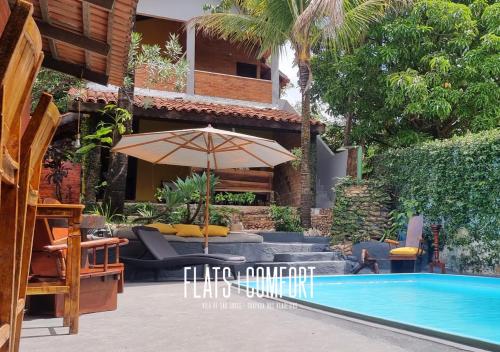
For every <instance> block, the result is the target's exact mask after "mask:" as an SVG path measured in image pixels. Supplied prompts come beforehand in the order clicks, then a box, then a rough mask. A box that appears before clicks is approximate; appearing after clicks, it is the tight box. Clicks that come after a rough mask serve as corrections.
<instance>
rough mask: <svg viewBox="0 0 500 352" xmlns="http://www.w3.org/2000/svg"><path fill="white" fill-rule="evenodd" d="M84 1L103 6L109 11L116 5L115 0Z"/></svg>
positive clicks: (84, 0) (83, 0)
mask: <svg viewBox="0 0 500 352" xmlns="http://www.w3.org/2000/svg"><path fill="white" fill-rule="evenodd" d="M82 2H83V3H86V2H87V3H89V4H92V5H95V6H99V7H102V8H103V9H106V10H108V11H111V10H113V7H114V6H115V0H82Z"/></svg>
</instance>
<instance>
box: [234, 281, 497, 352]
mask: <svg viewBox="0 0 500 352" xmlns="http://www.w3.org/2000/svg"><path fill="white" fill-rule="evenodd" d="M296 284H297V282H296V281H292V280H289V279H284V284H283V285H282V286H281V287H282V288H281V293H282V296H283V297H282V298H284V299H288V300H291V301H294V302H297V303H301V304H305V305H308V306H311V307H314V308H320V309H324V310H328V311H331V312H335V313H340V314H344V315H348V316H352V317H356V318H361V319H365V320H369V321H373V322H378V323H382V324H386V325H390V326H393V327H398V328H402V329H405V330H412V331H415V332H419V333H424V334H428V335H432V336H436V337H440V338H444V339H448V340H452V341H455V342H459V343H463V344H468V345H471V346H476V347H480V348H486V349H491V350H497V351H500V279H498V278H489V277H475V276H462V275H441V274H387V275H385V274H384V275H345V276H317V277H314V278H313V279H309V280H307V281H306V282H305V283H304V286H305V287H304V288H305V289H304V292H305V293H306V294H305V295H302V297H300V296H299V295H298V293H297V292H298V291H300V290H296V288H294V285H296ZM311 284H312V287H311ZM240 285H241V286H243V287H250V288H257V289H260V290H261V291H264V292H265V291H266V289H265V288H264V287H265V286H264V285H263V284H262V283H259V282H257V281H249V282H243V281H242V282H240Z"/></svg>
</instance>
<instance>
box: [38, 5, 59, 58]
mask: <svg viewBox="0 0 500 352" xmlns="http://www.w3.org/2000/svg"><path fill="white" fill-rule="evenodd" d="M40 12H41V13H42V20H43V21H44V22H47V23H49V24H50V23H51V21H50V16H49V3H48V0H40ZM48 42H49V50H50V54H51V55H52V57H53V58H55V59H59V55H58V53H57V47H56V42H55V41H54V39H50V38H49V39H48Z"/></svg>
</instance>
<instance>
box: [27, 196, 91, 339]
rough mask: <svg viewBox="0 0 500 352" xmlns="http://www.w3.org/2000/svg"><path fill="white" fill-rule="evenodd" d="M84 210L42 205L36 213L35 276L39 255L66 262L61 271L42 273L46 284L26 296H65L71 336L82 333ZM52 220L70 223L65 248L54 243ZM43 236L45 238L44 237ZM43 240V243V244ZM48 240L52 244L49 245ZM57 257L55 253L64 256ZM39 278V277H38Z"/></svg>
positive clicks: (37, 284) (31, 287)
mask: <svg viewBox="0 0 500 352" xmlns="http://www.w3.org/2000/svg"><path fill="white" fill-rule="evenodd" d="M83 208H84V206H83V205H80V204H38V205H37V209H36V222H35V231H34V236H33V252H32V258H31V272H33V267H34V266H35V267H37V255H36V254H38V253H39V254H40V255H41V256H44V257H47V258H49V259H50V258H51V257H53V256H54V257H55V258H62V259H63V260H61V261H59V262H58V265H59V266H58V267H56V268H52V267H50V266H49V267H47V268H46V270H49V271H43V272H41V273H40V276H42V277H44V278H46V279H45V280H38V281H36V282H32V280H31V279H30V282H29V283H28V287H27V290H26V295H27V296H31V295H53V294H62V295H63V298H64V303H63V304H64V308H63V314H62V316H63V317H64V320H63V324H64V325H65V326H69V332H70V334H76V333H78V321H79V303H80V302H79V297H80V296H79V295H80V258H81V253H80V250H81V248H80V229H79V224H80V220H81V216H82V211H83ZM48 219H66V220H67V224H68V229H69V231H68V232H69V235H67V236H66V237H65V238H64V241H61V242H63V243H62V244H57V243H55V242H54V241H52V242H51V241H50V238H52V237H51V234H50V229H48V225H46V224H48V222H47V220H48ZM40 234H41V235H40ZM40 236H42V240H40ZM43 236H45V237H46V238H48V239H49V241H48V242H47V241H45V239H44V238H45V237H43ZM61 252H64V256H62V255H59V256H57V255H54V254H53V253H61ZM37 278H38V277H37Z"/></svg>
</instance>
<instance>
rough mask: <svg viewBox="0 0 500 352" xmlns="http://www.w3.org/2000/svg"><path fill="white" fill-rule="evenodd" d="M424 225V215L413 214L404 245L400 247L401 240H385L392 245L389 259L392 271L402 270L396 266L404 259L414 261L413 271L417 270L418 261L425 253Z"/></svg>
mask: <svg viewBox="0 0 500 352" xmlns="http://www.w3.org/2000/svg"><path fill="white" fill-rule="evenodd" d="M423 227H424V217H423V216H422V215H418V216H413V217H412V218H411V219H410V220H409V221H408V230H407V232H406V240H405V245H404V247H400V242H399V241H394V240H389V239H387V240H385V241H384V242H386V243H388V244H389V246H391V250H390V252H389V260H390V261H391V272H401V270H399V269H398V268H397V267H396V262H398V263H399V264H402V263H401V262H403V261H412V262H413V272H415V271H416V270H417V261H420V262H421V260H422V255H423V254H424V248H423V244H424V243H423V239H422V231H423Z"/></svg>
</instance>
